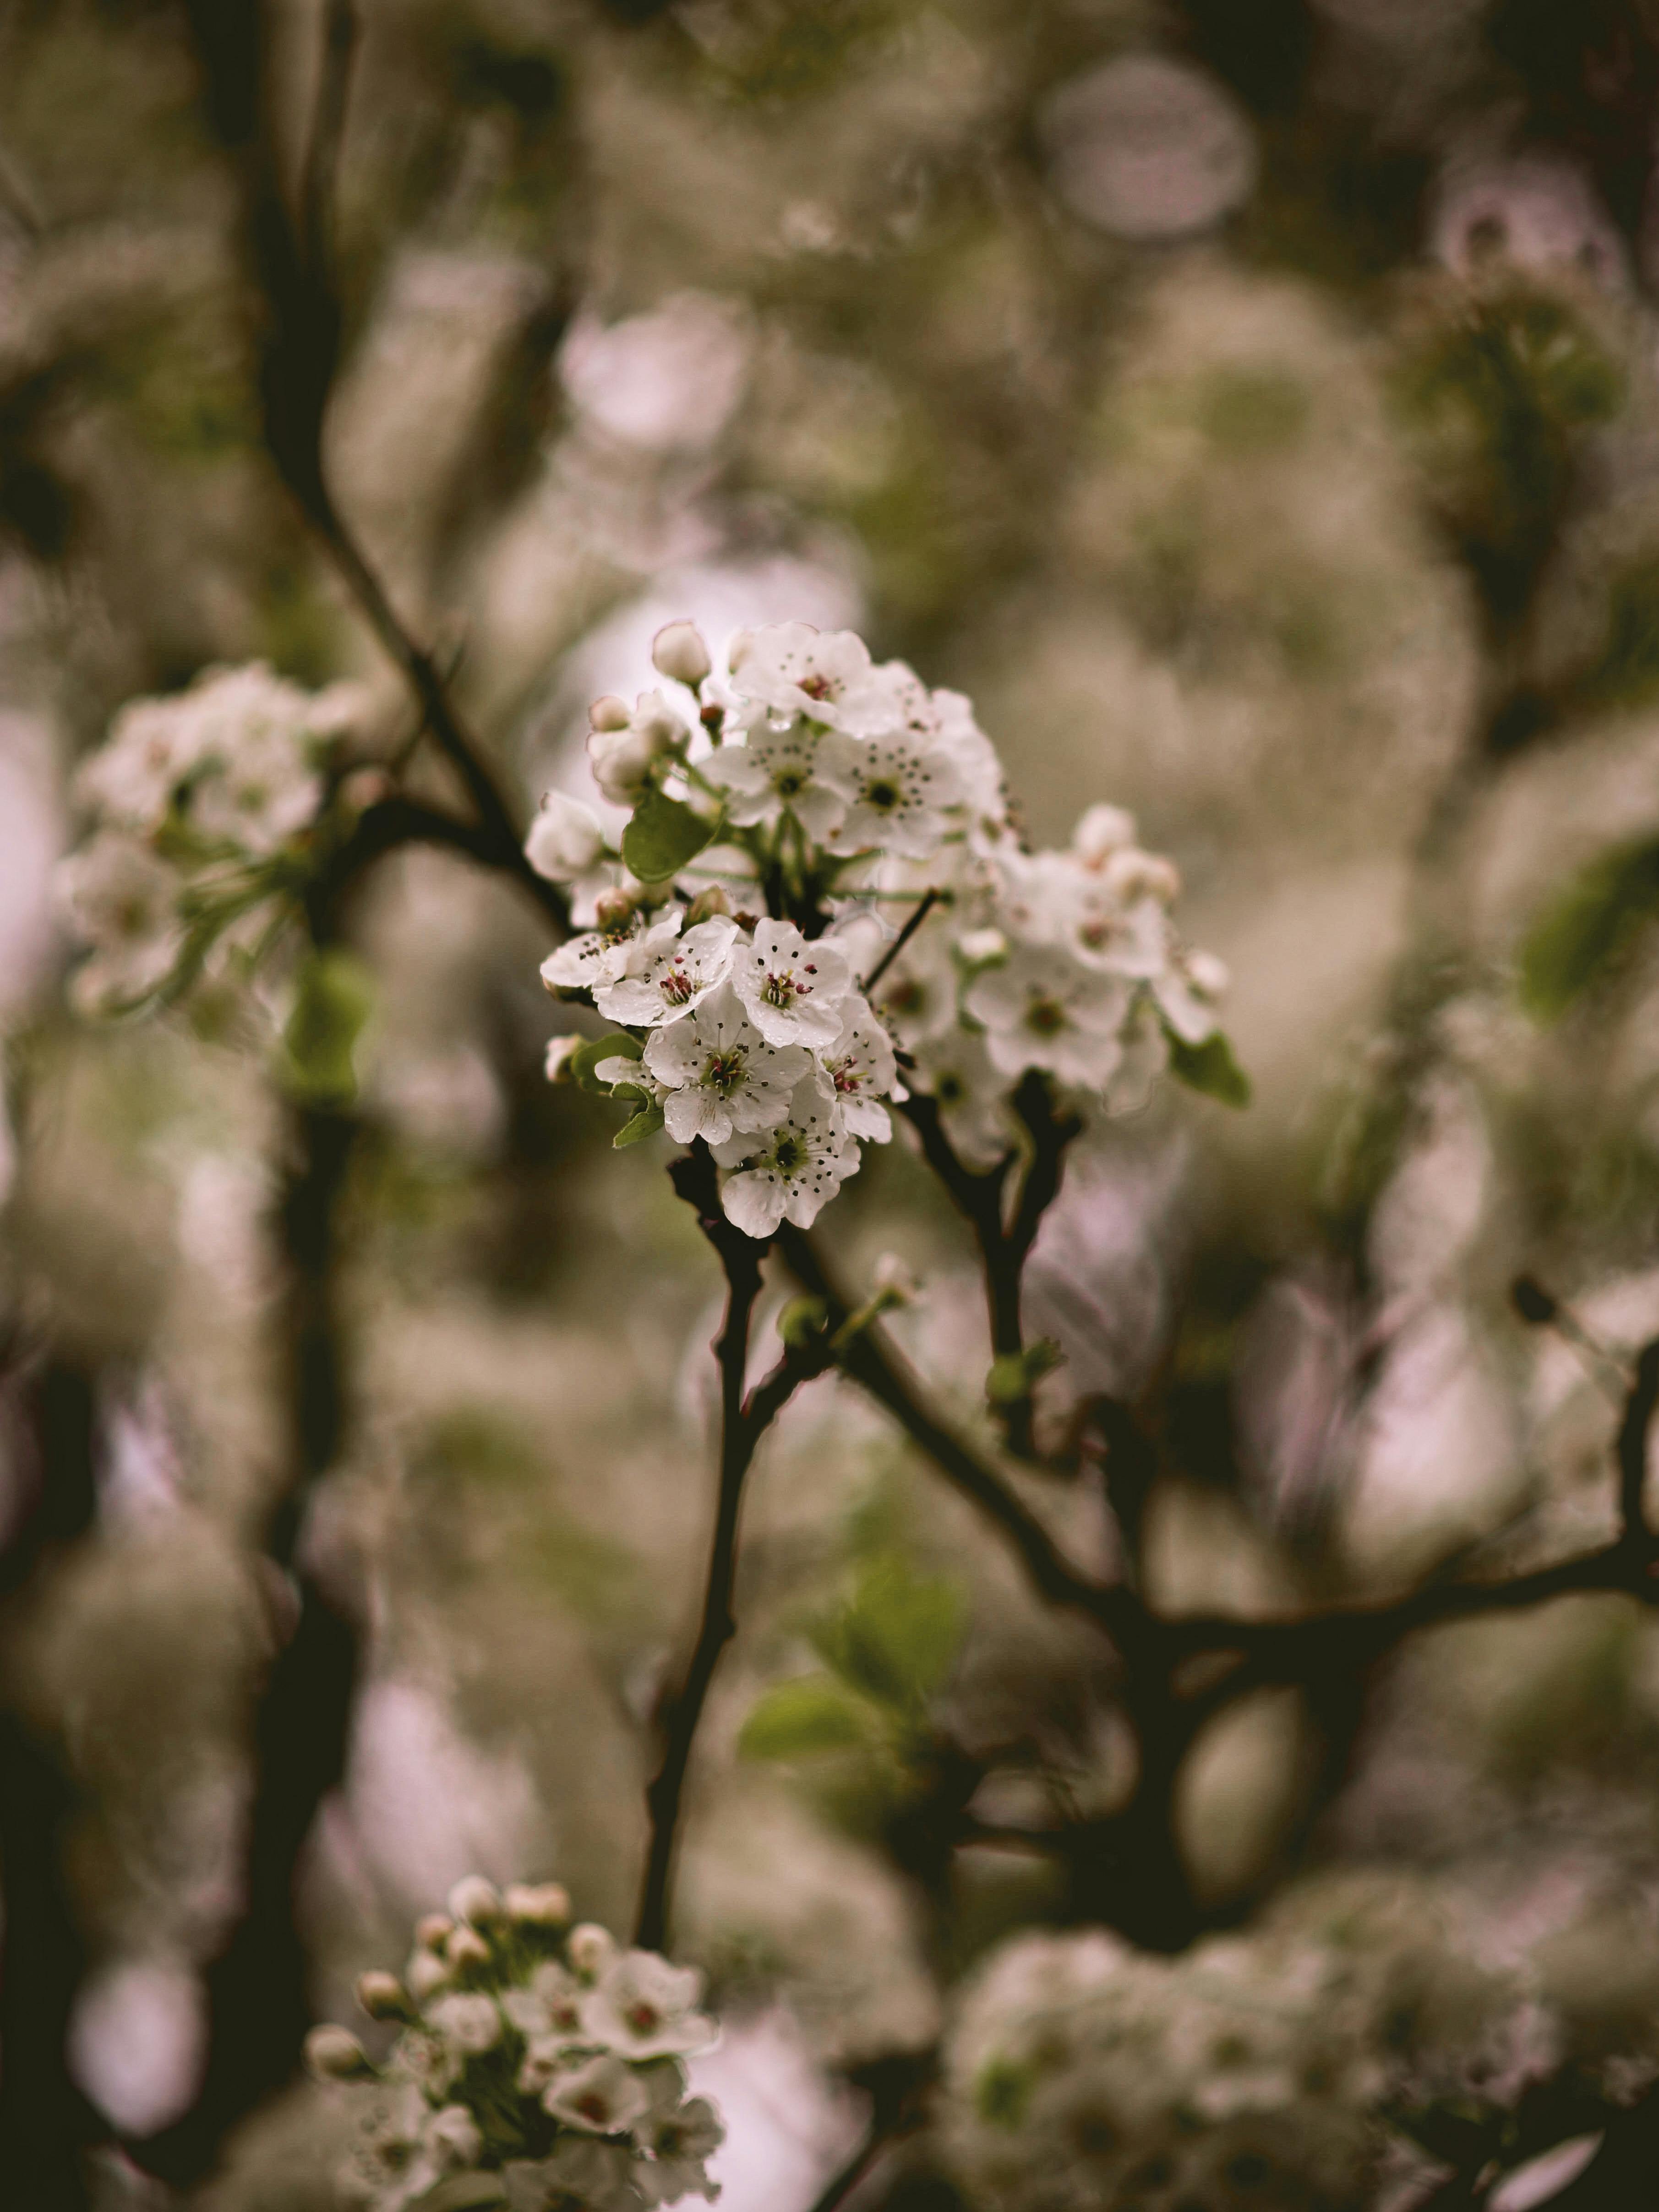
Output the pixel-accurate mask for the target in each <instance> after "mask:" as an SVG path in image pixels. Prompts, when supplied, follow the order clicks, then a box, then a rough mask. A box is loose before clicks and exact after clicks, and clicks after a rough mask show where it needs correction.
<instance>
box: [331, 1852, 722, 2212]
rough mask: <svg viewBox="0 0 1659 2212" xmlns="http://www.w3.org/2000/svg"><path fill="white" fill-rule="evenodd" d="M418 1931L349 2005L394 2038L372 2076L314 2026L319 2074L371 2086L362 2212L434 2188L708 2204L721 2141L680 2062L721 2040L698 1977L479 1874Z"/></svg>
mask: <svg viewBox="0 0 1659 2212" xmlns="http://www.w3.org/2000/svg"><path fill="white" fill-rule="evenodd" d="M449 1905H450V1910H449V1911H448V1912H447V1913H433V1914H430V1915H428V1917H426V1918H425V1919H423V1920H422V1921H421V1922H420V1923H418V1925H417V1927H416V1941H415V1948H414V1950H413V1952H412V1953H411V1954H410V1960H409V1962H408V1965H407V1966H406V1967H405V1968H404V1975H403V1978H402V1979H401V1980H400V1979H399V1978H398V1977H397V1976H395V1975H392V1974H388V1973H369V1974H366V1975H364V1977H363V1978H362V1982H361V1983H360V1984H359V1985H358V1996H359V2001H360V2002H361V2003H362V2006H363V2008H364V2010H365V2011H366V2012H368V2014H370V2015H371V2016H373V2017H374V2018H376V2019H380V2020H388V2021H397V2022H398V2023H399V2025H400V2027H401V2031H402V2032H401V2033H400V2034H399V2035H398V2039H397V2041H396V2043H395V2044H394V2045H393V2046H392V2051H391V2054H390V2057H388V2059H387V2061H386V2064H385V2065H384V2066H383V2067H379V2068H377V2067H375V2066H374V2065H373V2064H372V2063H371V2062H370V2061H369V2059H368V2057H367V2056H366V2055H365V2053H364V2051H363V2050H362V2045H360V2044H359V2043H358V2041H357V2039H356V2037H354V2036H352V2035H351V2034H349V2033H348V2032H347V2031H346V2030H345V2029H344V2028H341V2027H319V2028H316V2029H313V2033H312V2035H311V2039H310V2041H309V2043H308V2045H307V2056H308V2057H309V2059H310V2062H311V2065H312V2069H313V2072H315V2073H317V2074H318V2075H321V2076H322V2077H323V2078H324V2079H325V2080H332V2081H346V2082H360V2083H363V2084H366V2085H367V2084H372V2085H374V2086H373V2089H372V2093H371V2101H370V2102H369V2105H368V2110H367V2112H366V2116H365V2119H364V2124H363V2129H362V2136H361V2139H360V2142H359V2143H358V2145H357V2147H356V2150H355V2152H354V2154H353V2156H352V2159H351V2162H350V2165H349V2168H348V2171H347V2172H346V2174H345V2175H344V2177H343V2188H344V2190H345V2191H346V2193H347V2194H348V2195H349V2197H351V2198H352V2199H353V2200H354V2201H356V2202H357V2203H361V2204H363V2205H364V2206H366V2207H369V2208H372V2212H404V2208H405V2207H408V2206H412V2205H414V2204H416V2203H418V2202H419V2201H420V2199H421V2198H422V2197H425V2196H427V2195H428V2193H429V2192H430V2191H434V2190H435V2189H437V2188H438V2187H439V2186H440V2185H441V2184H444V2183H450V2184H451V2185H453V2186H455V2187H457V2188H459V2186H460V2185H461V2184H462V2183H471V2184H475V2185H476V2186H475V2187H469V2188H466V2189H464V2190H462V2191H461V2196H460V2197H459V2198H457V2200H456V2201H458V2202H459V2201H463V2200H464V2201H465V2203H467V2204H469V2205H484V2204H489V2203H499V2204H502V2205H506V2206H508V2207H510V2208H511V2212H638V2208H640V2207H642V2206H647V2205H659V2204H673V2203H678V2202H679V2200H680V2199H681V2198H682V2197H690V2196H702V2197H708V2198H710V2199H712V2198H713V2197H715V2196H716V2195H718V2193H719V2191H718V2188H717V2185H715V2184H714V2183H712V2182H711V2181H710V2180H709V2179H708V2171H707V2166H706V2161H707V2160H708V2157H709V2156H710V2154H712V2153H713V2152H714V2150H715V2149H716V2148H718V2147H719V2145H720V2142H721V2141H722V2139H723V2135H724V2130H722V2128H721V2126H720V2120H719V2118H718V2117H717V2115H716V2113H715V2112H714V2107H713V2106H712V2105H710V2104H709V2103H708V2100H707V2099H705V2098H702V2097H691V2098H688V2097H687V2095H686V2076H685V2069H684V2063H683V2062H684V2059H685V2058H687V2057H690V2055H692V2054H693V2053H695V2052H697V2051H706V2050H708V2048H709V2047H710V2046H711V2045H713V2044H714V2041H715V2039H716V2030H715V2027H714V2021H712V2020H711V2019H710V2018H709V2017H708V2015H707V2014H705V2013H702V2012H700V2011H699V2010H698V2009H697V2004H698V1998H699V1996H700V1994H701V1988H702V1981H701V1977H700V1976H699V1975H698V1973H697V1972H696V1969H695V1968H692V1967H678V1966H671V1965H670V1964H669V1962H668V1960H665V1959H663V1958H661V1957H659V1955H658V1954H656V1953H655V1952H653V1951H622V1950H619V1949H618V1948H617V1945H616V1943H615V1942H613V1941H612V1939H611V1936H610V1935H609V1934H608V1933H607V1932H606V1931H605V1929H603V1928H599V1927H595V1926H591V1925H588V1926H577V1927H572V1926H571V1925H570V1905H569V1899H568V1896H567V1894H566V1893H565V1892H564V1890H563V1889H562V1888H561V1887H559V1885H558V1884H557V1883H556V1882H544V1883H540V1884H538V1885H535V1886H533V1887H532V1886H523V1885H514V1886H512V1887H508V1888H507V1890H506V1892H505V1893H501V1892H498V1891H497V1890H496V1889H495V1887H494V1886H493V1884H491V1883H489V1882H488V1881H484V1880H483V1878H482V1877H480V1876H477V1875H472V1876H470V1877H469V1878H468V1879H467V1880H465V1881H462V1882H459V1883H458V1884H457V1885H456V1887H455V1888H454V1890H453V1892H452V1893H451V1895H450V1899H449Z"/></svg>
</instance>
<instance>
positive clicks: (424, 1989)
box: [404, 1950, 449, 2004]
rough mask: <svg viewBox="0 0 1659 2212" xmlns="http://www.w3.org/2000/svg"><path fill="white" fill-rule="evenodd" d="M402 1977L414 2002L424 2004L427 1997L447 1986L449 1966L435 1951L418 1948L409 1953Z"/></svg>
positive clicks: (434, 1994)
mask: <svg viewBox="0 0 1659 2212" xmlns="http://www.w3.org/2000/svg"><path fill="white" fill-rule="evenodd" d="M404 1981H405V1982H407V1983H408V1984H409V1990H410V1996H412V1997H413V1998H414V2000H415V2002H416V2004H424V2003H425V2002H426V2001H427V1999H428V1997H434V1996H437V1994H438V1992H439V1990H442V1989H447V1988H448V1986H449V1968H448V1967H447V1966H446V1965H445V1963H444V1961H443V1960H441V1958H440V1957H439V1956H438V1954H437V1953H436V1952H435V1951H428V1950H419V1951H413V1952H411V1953H410V1960H409V1964H408V1965H407V1966H405V1967H404Z"/></svg>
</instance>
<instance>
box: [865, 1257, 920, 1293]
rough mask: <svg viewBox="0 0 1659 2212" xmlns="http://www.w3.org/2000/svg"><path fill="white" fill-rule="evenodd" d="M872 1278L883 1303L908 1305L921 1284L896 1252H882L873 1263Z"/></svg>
mask: <svg viewBox="0 0 1659 2212" xmlns="http://www.w3.org/2000/svg"><path fill="white" fill-rule="evenodd" d="M872 1281H873V1282H874V1284H875V1287H876V1295H877V1297H878V1298H880V1299H881V1300H882V1302H883V1303H884V1304H885V1305H889V1306H908V1304H910V1302H911V1300H912V1299H913V1298H914V1297H915V1295H916V1293H917V1291H920V1290H921V1284H920V1283H919V1282H918V1281H917V1280H916V1278H915V1273H913V1272H912V1270H911V1269H910V1268H909V1267H908V1266H907V1265H906V1264H905V1262H904V1261H902V1260H901V1259H900V1257H899V1255H898V1254H897V1253H896V1252H884V1253H883V1254H882V1255H881V1257H880V1258H879V1259H878V1261H877V1262H876V1264H875V1268H874V1272H873V1273H872Z"/></svg>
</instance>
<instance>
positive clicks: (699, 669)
mask: <svg viewBox="0 0 1659 2212" xmlns="http://www.w3.org/2000/svg"><path fill="white" fill-rule="evenodd" d="M651 658H652V660H653V662H654V663H655V665H656V667H657V670H658V671H659V674H661V675H664V676H671V677H672V678H674V680H675V682H676V683H677V684H690V686H691V687H692V689H693V690H696V687H697V685H698V684H701V683H702V679H703V678H704V677H705V676H707V675H708V671H709V670H710V669H711V668H712V667H713V666H714V663H713V661H712V660H710V659H709V658H708V647H707V646H706V645H705V644H704V643H703V641H702V631H701V630H700V629H698V628H697V626H696V623H689V622H672V623H669V624H668V626H667V628H666V629H659V631H658V632H657V635H656V636H655V637H654V638H653V641H652V644H651Z"/></svg>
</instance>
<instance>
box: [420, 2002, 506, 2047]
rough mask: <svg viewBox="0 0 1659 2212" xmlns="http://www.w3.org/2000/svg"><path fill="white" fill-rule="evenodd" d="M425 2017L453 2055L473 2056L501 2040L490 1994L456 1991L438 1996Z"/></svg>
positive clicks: (498, 2015)
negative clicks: (448, 1994)
mask: <svg viewBox="0 0 1659 2212" xmlns="http://www.w3.org/2000/svg"><path fill="white" fill-rule="evenodd" d="M427 2018H428V2021H430V2022H431V2024H432V2026H433V2027H435V2029H436V2030H437V2032H438V2033H439V2034H440V2035H441V2037H442V2038H443V2039H444V2042H445V2044H446V2045H447V2046H448V2048H449V2049H450V2050H451V2051H453V2052H454V2053H455V2054H456V2055H457V2057H462V2058H476V2057H478V2056H479V2055H480V2054H481V2053H482V2052H483V2051H493V2050H494V2049H495V2045H497V2044H498V2043H499V2042H500V2041H501V2013H500V2010H499V2009H498V2008H497V2006H496V2003H495V1998H494V1997H487V1996H483V1994H482V1993H481V1992H479V1993H468V1992H465V1991H462V1990H456V1991H455V1992H454V1993H453V1995H451V1996H447V1997H440V1998H439V2000H438V2002H437V2003H436V2004H435V2005H434V2006H433V2007H432V2008H431V2010H430V2011H429V2012H428V2015H427Z"/></svg>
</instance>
